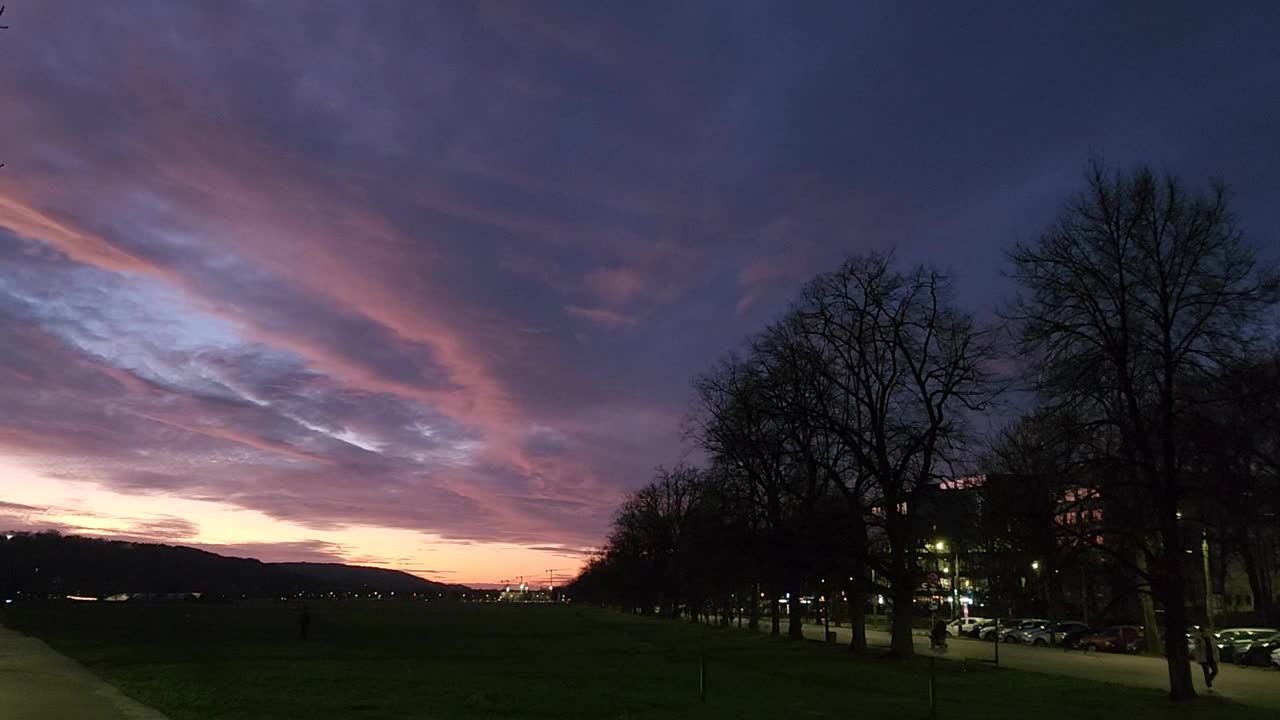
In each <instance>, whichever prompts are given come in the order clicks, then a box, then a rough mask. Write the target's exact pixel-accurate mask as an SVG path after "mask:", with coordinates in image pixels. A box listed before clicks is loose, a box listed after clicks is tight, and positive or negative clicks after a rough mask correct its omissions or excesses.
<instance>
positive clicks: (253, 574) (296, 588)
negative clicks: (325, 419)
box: [0, 531, 467, 599]
mask: <svg viewBox="0 0 1280 720" xmlns="http://www.w3.org/2000/svg"><path fill="white" fill-rule="evenodd" d="M466 590H467V588H466V587H463V586H461V585H450V584H445V583H438V582H432V581H430V580H426V579H423V578H420V577H418V576H416V575H411V574H409V573H406V572H401V571H399V570H387V569H384V568H373V567H362V566H354V565H342V564H338V563H265V562H262V561H260V560H253V559H249V558H237V557H226V556H223V555H218V554H215V553H211V552H207V551H204V550H197V549H195V548H189V547H181V546H175V545H159V544H151V543H137V542H124V541H119V540H104V539H100V538H88V537H80V536H75V535H62V534H59V533H57V532H54V531H47V532H38V533H9V534H7V535H4V536H0V594H2V595H3V597H4V598H6V599H13V598H18V599H23V598H30V599H37V598H38V599H47V598H60V597H65V596H68V595H72V596H82V597H94V598H104V597H108V596H111V595H117V594H135V595H143V596H146V595H173V594H189V593H199V594H201V595H202V596H204V597H206V598H209V599H216V598H240V597H250V598H267V597H281V596H293V595H297V594H299V593H301V594H304V595H312V596H314V595H319V594H326V593H330V592H333V593H338V594H343V593H359V594H368V593H393V592H394V593H400V594H404V595H409V594H412V593H419V594H430V595H432V596H437V595H445V596H447V597H452V596H453V595H456V594H458V593H461V592H465V591H466Z"/></svg>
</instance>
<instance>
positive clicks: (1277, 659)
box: [1271, 649, 1280, 670]
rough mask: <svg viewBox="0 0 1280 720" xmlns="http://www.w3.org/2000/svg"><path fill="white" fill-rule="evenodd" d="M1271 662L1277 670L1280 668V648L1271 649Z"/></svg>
mask: <svg viewBox="0 0 1280 720" xmlns="http://www.w3.org/2000/svg"><path fill="white" fill-rule="evenodd" d="M1271 664H1272V665H1274V666H1275V668H1276V669H1277V670H1280V649H1276V650H1272V651H1271Z"/></svg>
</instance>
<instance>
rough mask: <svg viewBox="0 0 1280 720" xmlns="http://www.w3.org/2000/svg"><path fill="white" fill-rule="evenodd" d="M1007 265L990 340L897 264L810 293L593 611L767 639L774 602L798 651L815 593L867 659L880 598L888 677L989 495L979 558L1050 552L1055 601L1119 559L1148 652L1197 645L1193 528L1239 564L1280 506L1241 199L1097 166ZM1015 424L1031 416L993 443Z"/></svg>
mask: <svg viewBox="0 0 1280 720" xmlns="http://www.w3.org/2000/svg"><path fill="white" fill-rule="evenodd" d="M1008 260H1009V267H1010V275H1011V276H1012V278H1013V279H1014V280H1015V281H1016V282H1017V283H1018V285H1019V286H1020V290H1021V292H1020V295H1019V296H1018V298H1017V299H1016V300H1015V301H1014V302H1013V303H1011V304H1010V305H1009V306H1008V307H1007V308H1005V312H1004V313H1003V314H1002V315H1003V317H1002V318H1001V322H999V323H991V324H989V325H984V324H980V323H979V322H978V321H977V320H976V319H975V317H974V316H973V315H972V314H971V313H969V312H966V311H965V310H964V309H962V308H960V307H959V306H958V305H957V304H956V302H955V300H954V297H953V294H952V286H951V281H950V279H949V278H948V277H946V276H945V275H943V274H941V273H939V272H938V271H936V270H933V269H931V268H929V267H925V266H921V267H915V268H909V269H904V268H901V267H899V265H898V264H897V263H896V262H894V260H893V258H891V257H886V256H883V255H874V254H872V255H861V256H856V257H853V258H851V259H850V260H848V261H847V262H845V263H844V264H843V265H841V266H840V267H839V268H837V269H836V270H835V271H833V272H829V273H825V274H823V275H820V276H818V277H817V278H815V279H814V280H813V281H811V282H810V283H809V284H808V285H807V286H805V288H804V289H803V291H802V292H801V294H800V296H799V298H798V299H797V300H796V302H795V303H794V304H793V306H792V307H791V309H790V310H789V311H788V312H787V313H786V314H785V315H784V316H783V317H782V318H781V319H779V320H778V321H777V322H776V323H774V324H773V325H771V326H770V327H768V328H766V329H765V330H764V331H763V332H761V333H760V334H758V335H757V336H755V337H754V338H752V340H751V341H750V343H749V345H748V347H747V348H746V349H745V350H744V351H743V352H741V353H737V354H732V355H730V356H728V357H727V358H726V359H724V360H723V361H722V362H720V363H719V364H717V365H716V366H715V367H714V368H712V369H711V370H710V371H709V372H707V373H705V374H704V375H702V376H701V377H699V378H698V379H697V380H696V381H695V384H694V385H695V389H696V397H697V402H696V406H695V410H694V412H693V413H692V415H691V418H690V422H689V427H688V437H689V438H690V440H691V442H693V443H694V444H695V445H696V446H697V447H698V448H699V449H701V450H702V451H703V453H704V455H705V457H706V464H705V466H704V467H703V468H701V469H697V468H693V467H688V466H677V467H675V468H672V469H669V470H668V469H660V470H659V471H658V475H657V478H656V479H655V481H654V482H653V483H652V484H651V485H649V486H647V487H645V488H643V489H641V490H640V491H638V492H637V493H635V494H634V495H633V496H632V497H631V498H629V499H628V500H627V501H626V502H625V503H624V505H623V506H622V508H621V509H620V510H619V512H618V515H617V517H616V519H615V522H614V529H613V532H612V534H611V535H610V537H609V540H608V543H607V544H606V546H605V547H604V548H603V550H602V551H601V552H600V553H599V555H598V556H597V557H595V558H594V559H593V560H592V562H591V563H590V564H589V565H588V567H587V568H586V570H585V571H584V572H583V574H582V575H581V576H580V577H579V578H578V580H577V582H576V587H575V592H576V594H577V595H578V596H580V597H590V598H594V599H597V600H600V601H604V602H611V603H615V604H619V605H622V606H625V607H628V608H638V609H647V608H658V609H659V611H660V612H662V613H664V614H667V615H671V616H675V615H677V614H678V613H679V612H681V610H682V609H683V610H685V611H688V612H690V613H691V615H692V616H693V617H694V618H697V617H698V616H699V614H700V613H707V612H708V611H715V610H718V611H719V614H720V616H721V618H727V617H728V616H729V615H730V614H731V612H732V610H733V608H735V607H745V608H746V609H747V610H748V612H749V613H750V620H749V622H750V624H751V625H752V626H753V627H755V626H757V624H758V622H759V618H758V617H757V608H758V607H759V603H758V602H757V599H758V598H760V597H761V596H763V597H766V598H769V599H770V607H769V614H770V624H771V630H772V632H773V633H775V634H779V633H780V632H781V629H780V625H781V622H780V620H781V612H780V608H779V606H778V598H779V597H783V596H785V597H789V598H790V602H791V603H793V606H792V607H791V608H790V612H789V613H788V616H789V618H790V626H789V628H788V632H789V634H791V635H792V636H798V635H799V634H800V630H801V628H800V624H799V623H800V618H801V612H800V607H799V605H798V604H795V603H798V602H799V598H800V597H801V595H802V592H804V591H805V590H807V589H808V590H813V589H816V590H818V591H819V592H822V591H825V592H826V593H827V594H830V595H831V596H832V597H834V596H835V594H836V593H837V592H841V593H842V594H843V595H844V596H845V597H847V598H848V609H849V615H850V618H851V620H852V625H853V627H854V640H853V649H863V648H865V644H866V643H865V632H864V630H863V628H864V622H863V614H864V612H865V611H864V608H865V607H866V605H867V603H866V599H867V597H868V594H869V593H876V594H885V595H887V596H888V597H890V598H891V599H892V606H893V608H894V609H895V612H894V613H893V618H892V625H891V632H892V646H891V652H892V653H893V654H895V655H898V656H907V655H910V654H911V653H912V651H913V647H912V635H911V608H912V607H913V605H914V602H915V600H916V595H917V592H918V590H919V589H920V587H921V584H922V582H923V581H924V579H925V565H924V563H923V562H922V560H923V554H924V552H925V548H926V545H927V544H928V541H929V540H930V538H931V537H932V536H933V534H934V533H936V532H937V528H938V526H939V523H940V522H941V523H943V524H946V523H948V522H950V523H951V524H952V526H954V525H955V521H956V519H957V518H956V517H955V516H956V514H957V513H956V511H955V508H956V507H957V506H956V505H955V503H953V502H949V501H948V500H947V497H948V496H947V493H948V492H949V491H950V490H956V489H957V488H958V482H959V480H960V479H962V478H975V477H978V478H980V477H982V476H983V475H986V476H987V477H994V476H995V475H996V474H999V475H1000V476H1001V477H1003V478H1005V480H1003V481H1001V482H985V483H983V482H980V481H976V480H975V481H972V484H973V485H975V486H977V487H978V490H977V492H978V494H979V496H980V498H981V502H980V503H979V506H978V507H975V508H971V509H970V510H969V512H970V513H972V516H971V517H967V518H963V519H962V522H963V523H964V525H965V529H966V530H967V531H968V532H969V534H970V536H971V539H970V541H969V542H971V543H972V544H973V546H974V549H977V547H978V546H982V547H985V548H986V549H987V550H988V554H989V556H992V557H994V556H997V555H999V553H1000V552H1001V549H1002V548H1003V549H1006V550H1007V549H1009V548H1013V547H1026V546H1027V545H1028V544H1034V545H1035V546H1036V547H1040V548H1042V552H1043V553H1044V555H1043V557H1044V558H1045V562H1046V564H1047V567H1046V568H1045V569H1044V575H1045V577H1047V578H1050V579H1051V580H1052V579H1053V578H1054V577H1055V576H1056V575H1057V574H1058V573H1057V572H1056V571H1057V570H1059V569H1061V567H1062V566H1063V563H1064V562H1065V558H1066V557H1067V556H1072V555H1074V556H1081V555H1083V554H1086V553H1087V554H1089V555H1091V556H1094V557H1099V558H1106V559H1107V562H1109V563H1111V564H1112V565H1113V566H1114V567H1116V568H1120V569H1123V570H1124V571H1126V572H1127V573H1128V575H1129V576H1130V577H1132V578H1134V580H1135V581H1134V583H1133V585H1134V587H1135V588H1137V589H1139V590H1142V591H1144V592H1143V595H1142V596H1143V597H1145V598H1146V601H1145V603H1144V608H1145V610H1146V612H1147V614H1148V622H1147V623H1146V624H1147V625H1148V627H1150V628H1155V627H1156V626H1157V622H1156V621H1155V620H1156V617H1157V614H1159V613H1162V622H1161V623H1160V624H1161V625H1162V626H1163V627H1164V629H1165V631H1166V632H1167V633H1168V635H1169V636H1170V637H1181V636H1182V634H1183V633H1184V632H1185V629H1186V627H1187V614H1186V605H1187V603H1186V597H1185V595H1186V587H1187V581H1186V577H1185V575H1186V572H1187V571H1186V568H1187V566H1188V563H1187V554H1188V552H1189V551H1190V550H1191V549H1192V548H1190V547H1188V543H1187V540H1186V538H1187V537H1188V527H1189V526H1190V525H1191V523H1193V522H1194V523H1196V527H1199V528H1204V527H1208V526H1213V527H1214V528H1216V530H1215V532H1217V533H1218V534H1219V535H1221V537H1223V538H1224V539H1226V538H1234V539H1233V540H1231V542H1232V543H1233V544H1234V547H1237V548H1241V549H1243V548H1244V546H1245V545H1247V543H1248V540H1247V538H1249V537H1250V536H1251V533H1252V532H1253V531H1254V530H1256V529H1259V528H1265V527H1267V524H1268V522H1273V521H1274V517H1275V516H1274V515H1268V513H1274V512H1275V511H1276V509H1277V505H1278V504H1280V503H1278V502H1277V486H1278V484H1277V481H1276V478H1277V473H1278V471H1280V462H1277V461H1278V460H1280V455H1277V444H1278V442H1277V438H1280V433H1278V432H1277V431H1278V430H1280V426H1278V425H1277V417H1276V413H1277V411H1276V407H1277V403H1278V402H1280V392H1278V389H1280V385H1278V384H1277V377H1278V374H1277V372H1276V370H1277V368H1278V367H1280V364H1277V359H1276V358H1277V357H1278V356H1277V355H1276V353H1275V352H1274V346H1267V345H1266V343H1267V342H1269V341H1271V339H1272V338H1274V337H1275V335H1274V327H1273V321H1274V319H1275V318H1274V317H1273V316H1272V315H1271V313H1272V311H1273V308H1274V306H1275V303H1276V301H1277V289H1278V287H1280V285H1278V284H1277V279H1276V275H1275V274H1274V273H1271V272H1267V271H1264V270H1262V269H1260V268H1259V267H1258V264H1257V260H1256V257H1255V253H1254V251H1253V250H1252V249H1251V248H1250V247H1249V246H1248V245H1247V244H1246V243H1244V241H1243V240H1242V237H1241V234H1240V232H1239V231H1238V229H1237V227H1236V226H1235V224H1234V221H1233V218H1232V216H1231V214H1230V212H1229V208H1228V203H1227V196H1226V194H1225V192H1224V191H1223V190H1222V188H1221V187H1214V188H1212V189H1210V190H1209V191H1207V192H1193V191H1190V190H1188V189H1186V188H1185V187H1184V186H1183V185H1182V184H1181V183H1179V182H1178V181H1177V180H1176V179H1174V178H1171V177H1158V176H1157V175H1156V174H1155V173H1152V172H1151V171H1149V170H1146V169H1139V170H1137V171H1135V172H1132V173H1114V174H1112V173H1109V172H1108V171H1106V170H1105V169H1104V168H1103V167H1102V166H1101V165H1100V164H1094V165H1093V166H1091V168H1090V171H1089V173H1088V175H1087V187H1086V189H1085V191H1083V192H1082V193H1080V194H1078V195H1077V196H1075V197H1074V198H1072V199H1071V201H1070V202H1069V203H1068V204H1067V205H1066V207H1065V208H1064V210H1063V212H1062V214H1061V216H1060V217H1059V218H1058V220H1057V221H1056V222H1055V223H1054V224H1053V225H1052V226H1050V227H1049V228H1048V229H1047V230H1046V231H1045V232H1044V233H1043V235H1042V236H1041V237H1040V238H1039V239H1038V240H1037V241H1036V242H1033V243H1027V244H1020V245H1017V246H1014V247H1013V248H1012V249H1011V250H1010V252H1009V256H1008ZM1000 399H1005V400H1008V401H1009V402H1006V403H1001V405H1000V406H999V407H1000V408H1003V409H1007V408H1009V407H1022V408H1030V410H1029V411H1028V412H1026V414H1025V415H1023V416H1022V417H1020V418H1019V419H1017V420H1016V421H1014V422H1012V423H1009V424H1008V426H1007V428H1006V429H1004V430H1003V431H1001V432H999V433H996V434H994V436H990V435H989V434H987V433H984V432H982V431H983V430H984V429H985V428H986V427H988V426H989V425H990V423H991V422H992V420H991V418H993V417H998V416H1000V414H1001V413H1000V412H996V410H997V404H996V403H997V401H998V400H1000ZM1010 479H1012V480H1010ZM956 494H959V491H957V492H956V493H953V495H956ZM944 515H945V517H944ZM955 534H956V535H959V534H961V530H960V529H957V530H956V531H955ZM1020 534H1021V535H1024V537H1020V536H1019V535H1020ZM1254 550H1256V548H1254ZM1246 554H1247V553H1246ZM1270 560H1271V559H1270V558H1263V557H1257V553H1256V552H1255V554H1254V557H1253V558H1252V564H1253V565H1254V566H1256V567H1258V568H1264V567H1266V566H1267V565H1268V562H1270ZM1246 564H1249V563H1248V561H1247V562H1246ZM1257 579H1258V584H1257V590H1258V591H1257V592H1255V596H1257V597H1258V598H1259V599H1260V602H1262V603H1263V606H1264V607H1266V603H1268V602H1270V597H1271V589H1270V587H1267V586H1265V585H1266V584H1267V583H1269V582H1270V581H1269V580H1266V581H1265V582H1263V579H1264V578H1263V574H1262V573H1259V574H1258V578H1257ZM1253 580H1254V577H1253V576H1251V582H1252V581H1253ZM1050 584H1052V583H1050ZM1047 594H1048V595H1049V596H1050V598H1054V597H1056V598H1058V599H1059V602H1058V603H1057V604H1059V605H1060V604H1061V603H1060V597H1061V592H1060V590H1059V592H1057V593H1056V595H1055V593H1053V592H1048V593H1047ZM748 599H749V601H748ZM1051 604H1053V603H1051ZM1158 635H1159V634H1158V633H1155V632H1149V633H1148V636H1149V637H1150V638H1153V641H1154V642H1157V643H1158ZM1187 660H1188V658H1187V657H1186V647H1185V644H1184V643H1181V642H1175V643H1169V644H1168V662H1169V678H1170V691H1171V697H1173V698H1175V699H1183V698H1187V697H1191V696H1193V695H1194V691H1193V690H1192V686H1191V678H1190V674H1189V664H1188V662H1187Z"/></svg>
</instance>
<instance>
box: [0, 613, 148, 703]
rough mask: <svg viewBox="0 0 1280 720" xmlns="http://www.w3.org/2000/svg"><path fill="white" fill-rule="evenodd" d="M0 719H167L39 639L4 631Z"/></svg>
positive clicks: (0, 633)
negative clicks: (126, 695)
mask: <svg viewBox="0 0 1280 720" xmlns="http://www.w3.org/2000/svg"><path fill="white" fill-rule="evenodd" d="M0 718H5V719H6V720H7V719H8V718H13V719H14V720H165V716H164V715H161V714H160V713H158V712H156V711H155V710H152V709H151V708H148V707H146V706H144V705H142V704H140V703H138V702H136V701H134V700H131V699H130V698H128V697H125V696H124V695H123V694H121V692H120V691H119V690H116V689H115V688H114V687H112V686H110V685H108V684H107V683H106V682H104V681H103V680H100V679H99V678H98V677H96V676H95V675H93V674H92V673H90V672H89V671H88V670H86V669H85V668H84V667H83V666H82V665H80V664H79V663H77V662H75V661H74V660H72V659H70V658H68V657H66V656H64V655H61V654H59V653H57V652H55V651H54V650H53V649H52V648H50V647H49V646H48V645H45V644H44V643H42V642H40V641H39V640H37V639H35V638H33V637H28V636H26V635H23V634H21V633H17V632H14V631H13V630H8V629H5V628H0Z"/></svg>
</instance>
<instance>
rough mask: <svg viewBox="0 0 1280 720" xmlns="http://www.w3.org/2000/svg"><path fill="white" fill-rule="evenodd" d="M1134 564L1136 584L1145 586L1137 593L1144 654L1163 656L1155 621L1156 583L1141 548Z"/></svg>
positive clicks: (1158, 626) (1144, 552)
mask: <svg viewBox="0 0 1280 720" xmlns="http://www.w3.org/2000/svg"><path fill="white" fill-rule="evenodd" d="M1134 564H1135V565H1137V567H1138V577H1139V580H1138V582H1145V583H1146V584H1147V588H1146V591H1142V590H1139V592H1138V604H1139V606H1140V607H1141V608H1142V625H1143V627H1145V628H1146V641H1145V645H1146V647H1145V648H1144V652H1145V653H1146V654H1148V655H1154V656H1160V655H1164V642H1163V639H1162V638H1161V637H1160V632H1159V628H1160V624H1159V621H1158V620H1157V619H1156V604H1155V594H1156V589H1155V586H1156V583H1155V580H1154V579H1152V578H1151V571H1150V568H1149V567H1148V566H1147V553H1146V551H1145V550H1143V549H1142V548H1139V549H1138V554H1137V555H1136V556H1135V558H1134Z"/></svg>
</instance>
